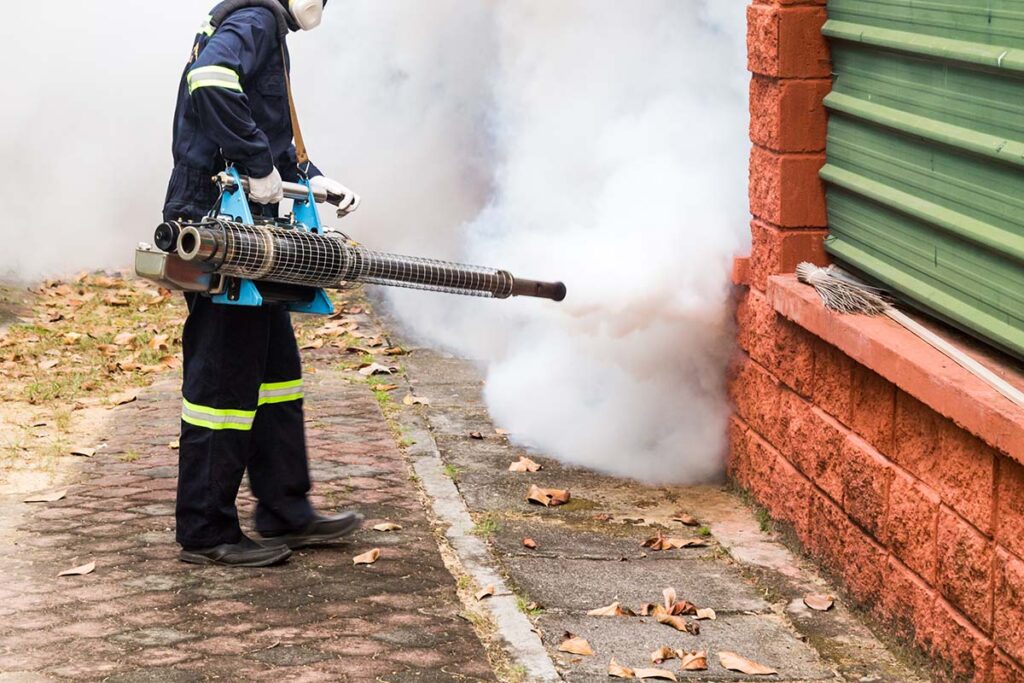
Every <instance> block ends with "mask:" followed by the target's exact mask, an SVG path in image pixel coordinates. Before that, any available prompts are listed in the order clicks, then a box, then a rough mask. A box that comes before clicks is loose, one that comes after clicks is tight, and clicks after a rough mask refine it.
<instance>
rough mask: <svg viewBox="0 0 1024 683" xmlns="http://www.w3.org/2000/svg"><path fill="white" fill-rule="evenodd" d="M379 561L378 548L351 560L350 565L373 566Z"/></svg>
mask: <svg viewBox="0 0 1024 683" xmlns="http://www.w3.org/2000/svg"><path fill="white" fill-rule="evenodd" d="M379 559H380V548H374V549H373V550H370V551H368V552H365V553H363V554H362V555H356V556H355V557H353V558H352V564H373V563H374V562H376V561H377V560H379Z"/></svg>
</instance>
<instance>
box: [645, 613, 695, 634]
mask: <svg viewBox="0 0 1024 683" xmlns="http://www.w3.org/2000/svg"><path fill="white" fill-rule="evenodd" d="M654 618H655V620H656V621H657V622H658V623H659V624H665V625H666V626H671V627H672V628H674V629H675V630H677V631H684V632H686V633H690V634H692V635H698V634H700V626H699V625H698V624H697V623H695V622H692V621H687V620H686V619H684V618H683V617H677V616H675V615H673V614H668V613H666V612H665V611H664V610H662V611H660V612H659V611H657V610H655V614H654Z"/></svg>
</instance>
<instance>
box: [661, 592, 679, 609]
mask: <svg viewBox="0 0 1024 683" xmlns="http://www.w3.org/2000/svg"><path fill="white" fill-rule="evenodd" d="M661 596H662V597H663V598H664V599H665V609H667V610H671V609H672V605H674V604H676V589H675V588H672V587H669V588H665V589H663V590H662V591H661Z"/></svg>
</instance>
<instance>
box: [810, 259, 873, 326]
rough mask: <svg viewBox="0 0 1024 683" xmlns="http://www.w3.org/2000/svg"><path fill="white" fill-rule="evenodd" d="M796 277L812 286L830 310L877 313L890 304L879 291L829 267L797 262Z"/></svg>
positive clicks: (862, 313)
mask: <svg viewBox="0 0 1024 683" xmlns="http://www.w3.org/2000/svg"><path fill="white" fill-rule="evenodd" d="M796 276H797V279H798V280H800V282H803V283H806V284H808V285H811V286H812V287H814V291H816V292H817V293H818V296H820V297H821V301H822V303H823V304H825V308H827V309H829V310H831V311H836V312H838V313H852V314H860V315H880V314H882V313H885V312H886V311H887V310H889V308H891V306H892V304H891V303H890V302H889V300H888V299H886V298H885V296H884V295H883V294H882V291H881V290H879V289H878V288H876V287H872V286H870V285H866V284H864V283H861V282H857V281H856V280H854V279H853V278H851V277H849V276H848V275H846V274H845V273H841V272H835V271H833V267H832V266H829V267H828V268H819V267H818V266H816V265H814V264H813V263H801V264H800V265H798V266H797V267H796Z"/></svg>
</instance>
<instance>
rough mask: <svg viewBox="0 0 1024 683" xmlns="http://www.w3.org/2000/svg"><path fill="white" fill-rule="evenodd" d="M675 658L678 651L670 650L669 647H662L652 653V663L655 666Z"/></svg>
mask: <svg viewBox="0 0 1024 683" xmlns="http://www.w3.org/2000/svg"><path fill="white" fill-rule="evenodd" d="M675 658H676V651H675V650H673V649H672V648H670V647H669V646H668V645H662V646H661V647H659V648H658V649H657V650H655V651H654V652H652V653H651V661H652V662H654V663H655V664H661V663H662V662H664V661H666V660H669V659H675Z"/></svg>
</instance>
